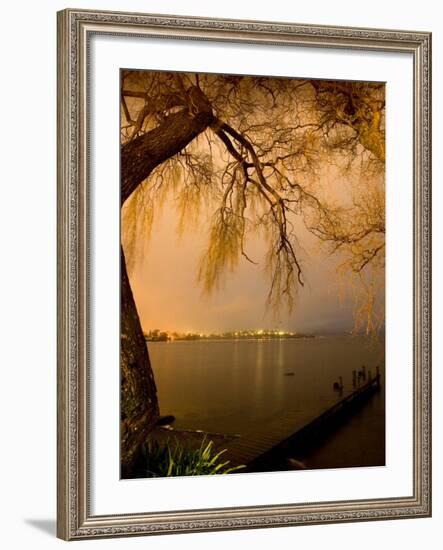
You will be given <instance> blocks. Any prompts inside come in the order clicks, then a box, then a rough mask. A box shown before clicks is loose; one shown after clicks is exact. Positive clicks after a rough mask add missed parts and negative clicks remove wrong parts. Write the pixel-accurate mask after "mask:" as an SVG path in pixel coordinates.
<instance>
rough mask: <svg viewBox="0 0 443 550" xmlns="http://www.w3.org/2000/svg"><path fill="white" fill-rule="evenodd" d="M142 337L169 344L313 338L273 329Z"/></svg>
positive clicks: (155, 333)
mask: <svg viewBox="0 0 443 550" xmlns="http://www.w3.org/2000/svg"><path fill="white" fill-rule="evenodd" d="M144 337H145V340H146V341H147V342H169V341H171V340H268V339H278V338H314V335H312V334H304V333H298V332H288V331H284V330H275V329H249V330H237V331H230V332H221V333H209V334H205V333H196V332H184V333H182V332H168V331H161V330H159V329H154V330H150V331H149V332H147V333H145V334H144Z"/></svg>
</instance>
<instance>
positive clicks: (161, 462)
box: [140, 439, 245, 477]
mask: <svg viewBox="0 0 443 550" xmlns="http://www.w3.org/2000/svg"><path fill="white" fill-rule="evenodd" d="M226 451H227V449H223V450H221V451H219V452H218V453H214V442H213V441H209V442H207V441H206V440H205V439H203V441H202V443H201V445H200V447H199V448H197V449H192V448H187V447H184V446H183V445H181V444H180V443H179V442H178V441H177V440H175V442H171V441H169V440H168V441H167V442H166V443H163V444H160V443H158V442H157V441H152V440H148V441H147V442H146V444H145V445H144V446H143V448H142V464H143V466H142V467H141V468H140V470H141V472H140V473H141V475H143V476H145V477H172V476H198V475H215V474H230V473H232V472H235V471H237V470H240V469H241V468H245V466H244V465H241V466H229V460H226V461H224V462H221V461H220V457H221V455H222V454H223V453H225V452H226Z"/></svg>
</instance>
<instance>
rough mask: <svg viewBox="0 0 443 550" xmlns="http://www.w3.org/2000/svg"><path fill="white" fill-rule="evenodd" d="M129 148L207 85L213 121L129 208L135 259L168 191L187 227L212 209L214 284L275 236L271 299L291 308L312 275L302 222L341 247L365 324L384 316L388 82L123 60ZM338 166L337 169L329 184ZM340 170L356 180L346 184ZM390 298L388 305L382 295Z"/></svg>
mask: <svg viewBox="0 0 443 550" xmlns="http://www.w3.org/2000/svg"><path fill="white" fill-rule="evenodd" d="M121 87H122V89H121V143H122V147H124V146H125V145H126V144H128V143H130V142H131V141H133V140H134V139H137V137H139V136H140V135H143V134H144V133H147V132H149V131H151V130H153V129H154V128H156V127H157V126H159V125H160V124H161V123H162V121H164V120H165V119H166V118H167V117H168V116H169V115H171V114H173V113H175V112H178V111H180V110H183V109H187V110H188V111H189V112H191V113H193V112H197V111H198V104H197V103H196V101H195V97H197V96H196V95H195V94H194V93H193V92H194V91H195V90H198V91H199V93H200V94H203V95H204V97H205V98H206V99H207V100H208V101H209V102H210V105H211V107H212V111H213V114H214V120H213V122H212V123H211V124H210V125H209V127H208V128H207V129H206V130H205V131H204V132H202V133H200V134H199V135H198V136H196V137H195V139H193V140H192V141H191V142H190V143H189V145H188V146H187V147H186V148H184V149H183V150H181V151H180V152H179V153H177V154H176V155H174V156H172V157H171V158H168V159H167V160H165V161H164V162H163V163H162V164H160V165H159V166H158V167H157V168H156V169H155V170H154V171H153V172H152V173H151V174H150V175H149V177H148V178H147V179H146V180H145V181H144V182H143V183H142V184H141V185H139V186H138V187H137V189H136V190H135V191H134V192H133V193H132V195H131V196H130V197H129V199H128V200H127V201H126V202H125V204H124V205H123V208H122V227H123V232H122V240H123V246H124V250H125V256H126V261H127V264H128V267H129V270H131V266H133V264H134V262H136V261H137V258H138V256H139V254H140V253H142V252H143V249H144V243H145V242H146V241H147V240H148V239H149V237H150V231H151V228H152V223H153V221H154V218H155V216H156V213H157V212H159V211H160V210H161V208H162V205H163V204H164V201H165V200H167V199H168V197H171V196H173V197H174V202H175V204H176V205H177V219H178V223H177V229H178V231H179V232H183V231H186V228H187V227H188V225H189V224H196V223H197V224H198V221H199V218H200V215H201V213H202V211H203V210H207V209H209V210H210V212H211V225H210V228H209V231H208V240H207V246H206V248H205V249H204V250H202V253H201V262H200V265H199V266H198V268H197V273H196V275H197V277H198V280H199V281H200V283H201V286H202V289H203V290H204V291H205V292H208V293H209V292H211V291H213V290H214V289H217V288H218V287H219V285H220V283H221V281H222V280H223V276H224V274H225V273H226V272H227V271H229V270H234V269H235V268H236V267H237V266H238V264H239V262H240V261H250V262H255V259H254V258H251V257H250V255H249V254H248V237H249V236H250V235H256V234H258V233H259V234H261V235H262V236H263V239H264V240H265V242H266V246H267V254H266V268H267V272H268V274H269V293H268V297H267V302H268V304H269V306H271V307H273V308H275V309H279V308H281V307H287V308H288V309H289V310H291V309H292V308H293V307H294V305H295V303H296V302H295V298H296V294H297V290H298V289H299V288H300V287H302V286H303V285H304V284H305V279H304V271H303V265H302V261H301V256H300V244H299V237H300V236H299V234H298V229H297V228H298V227H300V220H301V221H302V222H303V224H304V227H305V228H307V229H308V230H309V231H310V232H311V233H312V234H313V235H315V236H316V237H317V238H318V239H319V242H321V243H322V245H323V247H324V248H325V249H326V250H327V251H328V252H329V253H335V254H339V256H340V273H341V275H342V280H343V281H346V284H345V286H346V287H347V288H349V289H353V292H355V296H356V307H355V312H356V327H358V328H359V329H363V330H366V331H373V330H376V329H377V327H378V326H380V324H382V323H383V313H382V310H383V307H380V304H379V303H377V302H379V299H378V297H377V294H380V292H379V288H380V284H382V283H383V280H384V246H385V202H384V161H385V128H384V124H385V122H384V121H385V101H384V85H382V84H378V83H364V82H363V83H362V82H334V81H314V80H297V79H287V78H269V77H247V76H229V75H212V74H184V73H183V74H178V73H167V72H147V71H123V72H122V79H121ZM329 168H333V170H334V173H335V174H338V175H339V176H338V180H337V176H336V180H337V181H335V182H334V183H333V184H331V185H325V182H324V181H322V178H323V176H324V174H325V171H327V170H328V169H329ZM340 175H342V177H343V178H346V179H347V180H349V181H352V182H353V184H352V186H348V187H347V192H346V193H344V191H343V188H342V187H341V185H340ZM381 305H382V306H383V304H381Z"/></svg>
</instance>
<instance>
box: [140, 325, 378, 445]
mask: <svg viewBox="0 0 443 550" xmlns="http://www.w3.org/2000/svg"><path fill="white" fill-rule="evenodd" d="M148 349H149V353H150V358H151V363H152V367H153V370H154V375H155V380H156V383H157V390H158V396H159V403H160V410H161V414H172V415H174V416H175V417H176V419H177V420H176V423H175V426H176V427H181V428H191V429H201V430H205V431H211V432H221V433H227V434H231V433H232V434H233V433H236V434H244V433H248V432H249V433H250V432H251V430H252V431H253V430H254V427H256V426H260V427H261V429H263V427H264V426H266V424H268V423H269V424H270V425H271V423H272V422H274V423H275V421H276V419H278V418H284V416H285V413H287V412H291V414H292V416H293V415H294V414H297V413H300V421H302V420H303V421H305V420H306V419H309V418H313V417H315V416H316V415H318V414H319V412H321V411H322V410H324V409H325V408H327V407H328V406H329V405H331V404H332V403H334V402H335V401H336V400H337V398H338V396H337V392H334V391H333V389H332V385H333V383H334V381H336V380H338V377H339V376H342V377H343V383H344V390H345V391H347V390H352V371H353V370H354V369H360V368H361V367H362V365H366V368H367V369H371V370H372V374H373V375H375V367H376V365H380V368H381V375H382V381H383V373H384V341H374V340H369V339H365V338H363V337H346V336H340V337H316V338H300V339H281V340H276V339H273V340H228V341H227V340H223V341H175V342H174V341H173V342H150V343H149V344H148ZM287 373H293V375H290V376H288V375H285V374H287ZM378 402H379V405H378V407H379V412H380V411H381V414H382V416H383V419H384V398H383V399H379V400H378Z"/></svg>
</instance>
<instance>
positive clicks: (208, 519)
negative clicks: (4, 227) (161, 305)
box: [57, 9, 431, 540]
mask: <svg viewBox="0 0 443 550" xmlns="http://www.w3.org/2000/svg"><path fill="white" fill-rule="evenodd" d="M98 35H100V36H108V37H128V38H131V37H132V38H134V39H137V40H142V39H143V38H149V39H158V40H162V39H165V38H167V39H180V40H190V41H199V42H201V43H202V44H208V43H217V44H229V43H232V44H238V43H244V44H249V45H268V46H272V47H275V48H278V47H282V46H285V47H308V48H318V49H319V51H327V50H330V49H344V50H347V51H353V52H355V53H356V54H358V53H359V52H365V51H367V52H374V51H376V52H380V54H383V53H385V54H395V53H404V54H409V55H410V56H412V59H413V83H412V84H411V86H412V90H413V108H412V111H413V136H411V142H412V148H411V150H412V151H413V152H412V156H413V158H412V159H410V160H411V165H412V166H413V178H412V179H413V193H412V195H413V205H412V209H411V211H413V235H406V236H405V239H409V243H410V248H411V251H412V257H413V262H412V264H413V265H411V270H412V271H413V292H412V293H411V295H408V296H405V297H404V299H405V301H409V302H412V303H413V306H412V311H413V334H412V335H411V341H412V343H413V344H412V347H411V357H412V360H411V363H412V372H411V384H412V395H413V403H412V409H411V410H412V424H413V426H412V434H411V438H412V441H413V452H412V461H411V463H412V468H411V471H410V480H411V486H412V492H411V494H407V495H405V496H398V495H397V496H393V497H386V496H383V497H380V498H361V499H351V500H350V499H346V500H325V501H321V502H318V501H317V502H314V501H313V502H306V501H303V502H294V503H289V504H288V503H283V504H275V503H273V504H268V505H263V504H259V505H251V506H228V507H225V506H224V507H211V508H198V509H188V508H183V509H180V510H179V511H177V510H164V509H159V510H158V511H155V512H146V511H145V510H143V509H140V510H137V512H134V513H126V512H123V513H120V511H119V510H115V512H113V513H111V514H95V513H94V511H93V507H92V500H93V498H94V495H93V494H91V475H92V473H91V456H90V442H91V438H92V437H93V436H94V434H93V433H92V430H93V427H92V422H91V392H90V386H91V369H92V364H91V354H90V349H91V345H93V342H92V337H91V323H93V322H94V321H93V316H92V315H91V288H90V286H91V285H90V262H91V261H93V259H91V258H90V252H91V251H90V238H91V225H92V224H91V216H93V212H92V211H91V203H90V191H91V187H90V186H91V167H90V165H89V159H90V149H91V147H93V145H94V144H91V141H90V126H91V112H90V109H91V107H90V103H89V99H90V98H89V94H90V86H91V82H90V80H91V78H92V76H93V75H91V71H93V70H94V69H93V67H92V66H91V62H90V47H91V40H92V39H93V37H94V36H98ZM57 69H58V171H57V179H58V220H57V223H58V251H57V252H58V274H57V276H58V371H57V376H58V384H57V385H58V390H57V399H58V401H57V403H58V404H57V415H58V471H57V487H58V495H57V501H58V503H57V525H58V527H57V532H58V536H59V537H60V538H62V539H65V540H73V539H86V538H99V537H116V536H130V535H151V534H163V533H185V532H193V531H194V532H195V531H216V530H228V529H249V528H263V527H278V526H289V525H308V524H319V523H336V522H353V521H367V520H382V519H401V518H415V517H428V516H430V515H431V431H430V429H431V269H430V268H431V220H430V217H431V202H430V201H431V35H430V33H427V32H415V31H414V32H413V31H399V30H378V29H363V28H345V27H327V26H313V25H300V24H292V23H291V24H289V23H275V22H259V21H235V20H220V19H205V18H197V17H179V16H166V15H148V14H131V13H116V12H97V11H88V10H76V9H68V10H64V11H62V12H59V13H58V61H57ZM313 76H315V75H313ZM390 131H391V132H395V128H392V129H390ZM116 139H117V140H118V139H119V137H118V136H116ZM387 162H388V163H389V162H390V159H389V156H388V159H387ZM388 258H389V256H388ZM388 261H389V259H388ZM116 269H118V266H116ZM390 345H392V346H396V345H397V346H400V345H402V343H401V342H398V341H397V342H392V343H391V344H390ZM154 508H155V506H154Z"/></svg>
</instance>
